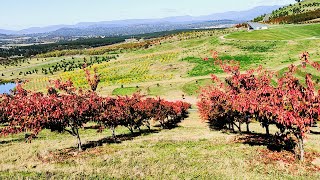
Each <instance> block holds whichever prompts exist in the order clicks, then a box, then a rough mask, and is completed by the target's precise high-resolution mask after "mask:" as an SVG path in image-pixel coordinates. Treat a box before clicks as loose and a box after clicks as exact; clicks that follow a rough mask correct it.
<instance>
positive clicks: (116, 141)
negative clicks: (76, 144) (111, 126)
mask: <svg viewBox="0 0 320 180" xmlns="http://www.w3.org/2000/svg"><path fill="white" fill-rule="evenodd" d="M159 131H160V130H155V129H152V130H148V129H143V130H141V131H139V132H134V133H127V134H120V135H116V137H115V138H113V137H112V136H110V137H105V138H102V139H99V140H97V141H88V142H86V143H84V144H83V145H82V146H81V147H82V150H87V149H89V148H95V147H98V146H102V145H104V144H119V143H121V142H123V141H129V140H133V139H134V138H136V137H138V136H142V135H149V134H153V133H158V132H159ZM73 149H74V150H76V151H77V150H78V148H73Z"/></svg>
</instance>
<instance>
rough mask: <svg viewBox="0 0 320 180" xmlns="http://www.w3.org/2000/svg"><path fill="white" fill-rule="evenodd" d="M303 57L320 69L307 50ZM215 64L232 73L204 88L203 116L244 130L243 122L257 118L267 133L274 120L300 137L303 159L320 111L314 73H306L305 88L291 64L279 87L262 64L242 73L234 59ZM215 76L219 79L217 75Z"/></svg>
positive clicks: (214, 121) (200, 108)
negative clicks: (305, 145)
mask: <svg viewBox="0 0 320 180" xmlns="http://www.w3.org/2000/svg"><path fill="white" fill-rule="evenodd" d="M300 58H301V60H302V61H303V63H304V64H305V65H304V66H306V64H310V65H312V66H313V67H316V68H317V69H319V65H318V64H317V63H312V62H311V61H310V60H309V53H307V52H304V53H303V54H302V55H301V56H300ZM216 64H219V65H220V67H221V68H222V69H223V70H224V71H225V72H226V73H230V74H231V76H230V77H228V78H226V79H225V81H226V83H225V84H223V83H220V84H216V85H214V86H210V87H207V88H205V89H203V90H202V93H201V95H200V101H199V102H198V108H199V111H200V114H201V117H202V119H204V120H206V121H209V122H210V123H211V125H212V126H215V127H218V128H226V126H227V125H228V124H229V128H232V129H233V126H234V125H235V126H236V127H238V129H239V131H240V132H241V129H240V124H241V123H247V124H248V123H249V122H250V121H249V119H250V118H255V119H256V120H258V121H260V122H261V124H262V126H263V127H265V128H266V132H267V134H269V129H268V126H269V124H273V123H275V124H277V125H278V127H279V128H280V130H281V132H284V131H285V130H287V131H288V132H289V133H292V134H294V135H295V136H296V137H297V139H298V140H299V142H298V145H299V148H300V158H301V159H303V154H304V150H303V137H304V136H305V134H306V133H307V132H309V129H310V126H311V125H312V124H313V123H314V122H315V121H316V120H317V118H318V115H319V113H320V106H319V100H320V98H319V95H318V94H316V93H315V87H314V84H313V81H312V78H311V75H310V74H307V75H306V77H305V83H306V87H304V86H303V85H302V84H301V83H300V82H299V80H298V79H297V78H296V77H295V76H294V75H293V73H294V72H295V71H296V69H297V67H295V66H293V65H291V66H290V67H289V71H288V72H286V73H285V74H284V76H283V77H281V78H278V82H277V86H273V85H272V78H273V77H274V73H272V72H268V71H262V69H261V67H259V68H258V69H257V70H249V71H247V72H245V73H241V72H240V71H239V65H238V64H237V63H236V62H234V61H230V62H223V61H221V60H219V59H218V60H216ZM212 79H213V80H214V81H215V83H216V82H219V81H218V79H217V77H216V76H212ZM235 122H239V125H238V126H237V124H235ZM247 127H248V126H247Z"/></svg>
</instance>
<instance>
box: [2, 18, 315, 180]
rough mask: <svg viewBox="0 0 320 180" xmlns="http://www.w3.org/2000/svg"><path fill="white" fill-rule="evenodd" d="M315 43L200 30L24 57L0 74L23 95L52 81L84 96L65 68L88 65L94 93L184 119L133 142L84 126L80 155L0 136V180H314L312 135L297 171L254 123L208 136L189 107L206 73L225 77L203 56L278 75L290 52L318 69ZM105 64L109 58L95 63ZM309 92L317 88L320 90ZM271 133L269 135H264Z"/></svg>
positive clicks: (283, 35) (53, 139)
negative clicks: (150, 103) (140, 98)
mask: <svg viewBox="0 0 320 180" xmlns="http://www.w3.org/2000/svg"><path fill="white" fill-rule="evenodd" d="M234 31H239V32H234ZM319 37H320V24H314V25H295V26H293V25H286V26H275V27H272V28H271V29H269V30H263V31H254V32H247V31H241V30H234V29H232V30H230V29H229V30H220V31H216V30H208V31H201V32H187V33H182V34H179V35H175V36H173V37H171V38H168V39H166V40H163V41H161V42H160V43H158V44H154V45H152V46H151V47H149V48H138V49H129V50H128V49H126V50H119V51H115V52H109V53H106V54H104V55H96V56H95V55H92V56H88V55H76V56H63V57H51V58H32V59H31V60H28V61H26V62H24V63H22V64H19V65H17V66H7V67H4V66H0V72H1V73H0V76H1V74H2V73H3V74H4V75H3V76H1V77H0V78H2V79H5V80H11V79H17V78H18V79H23V80H27V82H26V84H25V85H24V87H25V88H26V89H29V90H33V91H45V90H46V87H47V86H48V85H49V83H48V81H49V80H50V79H57V78H61V79H63V80H67V79H71V80H72V81H73V82H74V84H75V85H76V86H77V87H82V88H85V89H88V88H89V86H88V85H87V83H86V80H85V76H84V74H85V73H84V71H83V70H82V69H80V68H71V69H70V66H71V65H72V64H77V65H81V64H82V63H84V62H89V61H91V60H92V61H95V63H92V64H91V65H90V67H89V69H90V70H91V71H93V69H94V68H96V69H97V70H98V73H99V74H100V75H101V82H100V84H99V86H98V89H97V92H98V93H99V94H100V95H104V96H107V95H110V96H117V95H131V94H133V93H135V92H138V91H139V92H141V93H142V94H144V95H147V96H150V97H156V96H160V97H162V98H165V99H167V100H184V101H187V102H189V103H191V104H192V107H193V109H192V110H191V113H190V117H189V118H187V119H186V120H185V121H183V122H182V123H180V124H179V127H177V128H174V129H171V130H162V129H160V128H158V127H157V126H154V127H153V128H152V131H151V132H148V131H147V130H146V129H143V130H142V133H141V134H139V133H138V132H136V133H135V134H134V135H130V133H129V131H128V130H127V129H125V128H118V129H117V130H116V131H117V134H118V135H119V136H118V137H119V141H120V140H121V142H119V143H114V142H113V140H111V139H110V136H111V133H110V132H109V131H107V130H105V131H103V132H102V133H100V134H97V129H95V128H94V126H93V124H91V123H89V124H87V125H86V126H85V128H84V129H81V132H80V134H81V138H82V140H83V142H85V144H84V147H85V151H83V152H80V153H79V152H77V151H76V148H75V144H76V142H75V138H74V137H72V136H70V135H69V134H67V133H63V134H57V133H54V132H50V131H49V130H44V131H42V132H41V133H40V134H39V136H38V137H37V138H35V139H33V141H32V143H25V142H24V141H25V138H24V135H25V134H18V135H14V136H9V137H6V138H0V152H1V153H0V154H1V155H0V156H1V158H0V172H1V173H0V178H4V179H5V178H6V179H13V178H19V179H21V178H23V177H31V178H32V179H38V178H43V179H44V178H53V179H63V178H66V177H68V179H69V178H71V179H79V178H90V179H101V178H123V179H137V178H141V179H320V141H319V140H320V136H319V133H320V130H319V127H317V128H313V133H312V134H310V135H308V139H307V140H306V147H305V148H306V162H305V163H300V162H298V161H296V160H294V159H295V158H294V154H293V153H292V152H291V151H285V150H283V149H281V148H280V149H279V148H277V147H274V142H272V140H271V141H270V140H267V138H266V137H265V136H264V135H263V134H262V133H264V132H265V131H264V129H263V128H262V127H261V126H260V124H259V123H258V122H254V123H252V124H250V129H251V130H252V131H253V133H252V134H242V135H241V134H237V133H230V132H221V131H214V130H210V129H209V127H208V124H206V123H204V122H201V120H200V118H199V114H198V112H197V109H196V108H195V107H196V102H197V101H198V99H197V98H198V97H197V96H198V92H199V89H200V88H201V87H203V86H206V85H210V84H211V78H210V74H212V73H214V74H215V75H217V76H218V77H219V78H224V77H226V76H227V75H226V74H224V73H223V71H222V70H221V69H220V68H219V67H216V66H215V65H214V64H212V63H210V61H204V60H203V58H206V57H208V58H211V55H210V50H215V51H217V52H219V56H220V58H221V59H222V60H236V61H238V62H239V63H240V65H241V67H242V69H243V70H247V69H250V68H256V67H258V66H260V65H261V66H263V67H264V68H266V69H268V70H272V71H276V72H279V74H280V75H281V74H282V73H283V72H284V71H286V70H287V67H288V66H289V65H290V64H294V65H300V64H301V61H300V60H299V54H300V53H301V52H303V51H308V52H309V53H310V55H311V60H312V61H316V62H320V54H319V53H320V52H319V49H320V39H319ZM110 56H115V58H112V59H110V60H109V61H102V59H103V58H107V57H110ZM84 60H86V61H84ZM96 60H97V62H96ZM100 60H101V61H100ZM98 61H99V62H98ZM63 63H64V64H66V63H68V65H67V67H63V68H62V69H60V70H57V71H55V72H53V73H50V70H52V69H53V68H54V67H58V66H61V65H62V64H63ZM49 68H50V69H49ZM64 68H66V69H68V70H64ZM43 69H47V73H43V72H44V71H43ZM69 69H70V70H69ZM36 70H37V72H36ZM27 72H31V73H27ZM307 73H313V74H314V75H315V76H314V77H313V79H314V80H317V79H320V73H319V72H315V70H314V69H313V68H310V67H309V66H308V67H307V68H306V69H303V70H301V71H299V72H297V74H296V76H298V77H299V78H301V79H303V78H304V76H305V75H306V74H307ZM319 82H320V81H319ZM316 87H317V88H320V86H319V83H318V84H317V85H316ZM243 129H245V127H243ZM275 132H276V128H275V127H271V134H274V133H275ZM257 139H258V140H259V141H256V140H257Z"/></svg>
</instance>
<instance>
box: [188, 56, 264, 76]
mask: <svg viewBox="0 0 320 180" xmlns="http://www.w3.org/2000/svg"><path fill="white" fill-rule="evenodd" d="M219 58H220V59H221V60H223V61H225V60H234V61H238V62H239V63H240V66H241V68H242V69H249V68H250V65H252V64H255V63H258V62H260V61H261V60H263V56H262V55H259V54H250V55H249V54H248V55H236V56H229V55H223V56H220V57H219ZM182 61H187V62H189V63H194V64H195V66H194V68H193V69H192V70H191V71H189V72H188V75H189V76H191V77H192V76H205V75H209V74H219V73H223V70H222V69H221V68H220V67H218V66H217V65H215V64H214V62H213V61H214V60H213V59H212V58H210V59H209V60H208V61H205V60H203V59H201V58H196V57H187V58H184V59H182Z"/></svg>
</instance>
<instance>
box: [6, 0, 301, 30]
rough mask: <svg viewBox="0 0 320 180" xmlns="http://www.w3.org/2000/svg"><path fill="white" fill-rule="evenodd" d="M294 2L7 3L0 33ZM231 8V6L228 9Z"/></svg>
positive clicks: (16, 0) (110, 0)
mask: <svg viewBox="0 0 320 180" xmlns="http://www.w3.org/2000/svg"><path fill="white" fill-rule="evenodd" d="M294 2H295V1H294V0H270V1H265V0H242V1H241V2H240V1H239V0H226V1H223V2H212V1H210V0H198V1H193V0H185V1H183V2H181V1H170V0H162V1H150V0H149V1H148V0H136V1H132V0H108V1H107V2H106V1H103V0H93V1H88V0H68V1H67V2H65V1H63V0H56V1H49V2H43V0H28V1H23V0H10V1H7V0H6V1H4V2H2V5H1V7H0V16H1V19H0V29H6V30H21V29H26V28H31V27H44V26H52V25H62V24H64V25H74V24H77V23H80V22H100V21H115V20H127V19H158V18H165V17H172V16H201V15H209V14H213V13H222V12H228V11H243V10H248V9H251V8H254V7H257V6H272V5H286V4H290V3H294ZM230 4H231V5H230Z"/></svg>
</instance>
